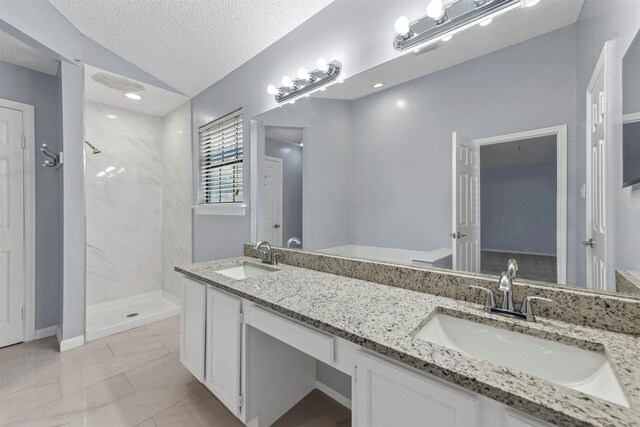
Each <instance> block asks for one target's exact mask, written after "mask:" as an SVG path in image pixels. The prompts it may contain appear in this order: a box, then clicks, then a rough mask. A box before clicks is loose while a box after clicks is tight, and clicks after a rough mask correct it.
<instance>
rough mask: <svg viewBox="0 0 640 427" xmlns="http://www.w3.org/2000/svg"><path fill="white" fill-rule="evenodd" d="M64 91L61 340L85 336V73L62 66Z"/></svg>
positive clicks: (74, 66) (73, 67)
mask: <svg viewBox="0 0 640 427" xmlns="http://www.w3.org/2000/svg"><path fill="white" fill-rule="evenodd" d="M60 79H61V88H62V102H61V107H60V111H61V112H62V151H63V152H64V166H63V167H62V168H61V169H60V172H61V173H62V215H63V216H62V284H63V287H62V295H61V297H62V307H63V310H62V312H61V313H60V317H59V318H60V321H59V325H60V330H61V332H62V339H63V340H67V339H70V338H74V337H78V336H82V335H84V327H85V316H84V315H85V265H86V262H85V204H84V71H83V67H80V66H77V65H75V64H69V63H64V62H63V63H62V64H61V65H60Z"/></svg>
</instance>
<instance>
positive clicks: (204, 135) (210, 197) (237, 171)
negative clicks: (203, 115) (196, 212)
mask: <svg viewBox="0 0 640 427" xmlns="http://www.w3.org/2000/svg"><path fill="white" fill-rule="evenodd" d="M199 138H200V204H213V203H239V202H242V175H243V171H242V169H243V167H242V166H243V162H242V158H243V156H242V113H241V112H236V113H232V114H230V115H228V116H225V117H223V118H221V119H219V120H216V121H215V122H213V123H211V124H209V125H207V126H205V127H203V128H202V129H200V132H199Z"/></svg>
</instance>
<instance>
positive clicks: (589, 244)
mask: <svg viewBox="0 0 640 427" xmlns="http://www.w3.org/2000/svg"><path fill="white" fill-rule="evenodd" d="M594 244H595V242H594V240H593V239H589V240H583V241H582V245H583V246H585V247H588V248H592V247H593V245H594Z"/></svg>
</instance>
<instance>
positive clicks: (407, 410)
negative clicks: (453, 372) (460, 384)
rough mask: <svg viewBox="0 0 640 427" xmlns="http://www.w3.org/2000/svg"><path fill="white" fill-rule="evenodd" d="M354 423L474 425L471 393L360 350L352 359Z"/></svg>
mask: <svg viewBox="0 0 640 427" xmlns="http://www.w3.org/2000/svg"><path fill="white" fill-rule="evenodd" d="M355 383H356V393H355V399H356V400H355V405H353V408H354V413H353V417H354V421H355V422H354V425H357V426H358V427H361V426H362V427H365V426H366V427H375V426H379V427H387V426H392V425H398V426H405V427H410V426H434V427H435V426H438V427H442V426H452V427H453V426H460V427H462V426H465V427H471V426H478V425H480V424H479V418H480V405H479V400H478V398H477V397H476V396H475V395H474V394H473V393H467V392H464V391H462V390H458V389H456V388H454V387H451V386H447V385H444V384H442V383H439V382H436V381H435V380H431V379H430V378H428V377H426V376H424V375H421V374H419V373H414V372H411V371H409V370H407V369H403V368H400V367H397V366H395V365H393V364H392V363H390V362H388V361H386V360H383V359H380V358H377V357H373V356H369V355H368V354H365V353H361V354H359V355H358V357H357V359H356V381H355Z"/></svg>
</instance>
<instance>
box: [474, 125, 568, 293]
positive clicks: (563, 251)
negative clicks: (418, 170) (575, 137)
mask: <svg viewBox="0 0 640 427" xmlns="http://www.w3.org/2000/svg"><path fill="white" fill-rule="evenodd" d="M548 135H556V137H557V143H556V147H557V161H556V165H557V175H556V176H557V178H556V251H557V255H556V256H557V258H556V262H557V268H558V271H557V281H558V283H560V284H563V285H564V284H566V283H567V174H568V164H567V125H561V126H552V127H548V128H542V129H534V130H529V131H524V132H516V133H511V134H507V135H499V136H493V137H489V138H482V139H477V140H476V142H477V143H478V144H479V145H481V146H482V145H490V144H502V143H505V142H511V141H518V140H522V139H531V138H538V137H541V136H548ZM480 164H482V157H480Z"/></svg>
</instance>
